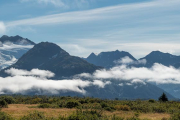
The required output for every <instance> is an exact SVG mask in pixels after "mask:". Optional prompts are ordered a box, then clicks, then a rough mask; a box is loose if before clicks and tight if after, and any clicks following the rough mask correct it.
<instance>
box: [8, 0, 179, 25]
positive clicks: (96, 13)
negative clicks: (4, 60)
mask: <svg viewBox="0 0 180 120" xmlns="http://www.w3.org/2000/svg"><path fill="white" fill-rule="evenodd" d="M23 1H24V0H23ZM25 1H30V0H25ZM57 1H59V2H61V0H38V2H44V3H54V4H56V2H57ZM78 2H84V0H80V1H78ZM162 3H164V4H163V6H162ZM178 4H180V2H179V1H178V0H175V1H173V2H172V1H166V0H157V1H151V2H145V3H136V4H127V5H118V6H112V7H105V8H99V9H93V10H86V11H80V12H68V13H61V14H54V15H48V16H42V17H37V18H32V19H24V20H18V21H12V22H8V23H7V25H8V26H19V25H43V24H57V23H58V24H67V23H77V22H85V21H92V20H102V19H107V20H109V19H113V18H117V17H118V18H119V17H120V18H121V19H124V18H125V19H128V18H129V17H132V16H133V13H132V14H124V13H126V12H128V13H129V12H130V11H138V10H141V11H140V12H139V13H138V15H140V14H145V13H147V12H148V11H146V10H149V9H153V8H158V7H159V8H162V9H163V10H164V9H167V8H166V7H173V6H174V5H178ZM142 9H145V10H142ZM150 12H151V11H150ZM119 14H121V16H117V15H119ZM122 15H123V16H124V17H123V16H122Z"/></svg>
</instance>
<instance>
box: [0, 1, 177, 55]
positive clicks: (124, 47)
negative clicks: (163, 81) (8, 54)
mask: <svg viewBox="0 0 180 120" xmlns="http://www.w3.org/2000/svg"><path fill="white" fill-rule="evenodd" d="M179 6H180V0H8V1H7V0H1V1H0V16H1V17H0V36H1V35H4V34H5V35H8V36H14V35H20V36H22V37H24V38H28V39H30V40H32V41H34V42H36V43H39V42H42V41H49V42H53V43H56V44H58V45H59V46H60V47H61V48H63V49H64V50H66V51H67V52H69V53H70V54H71V55H74V56H80V57H87V56H88V55H89V54H90V53H92V52H94V53H97V54H98V53H100V52H102V51H115V50H120V51H127V52H130V53H131V54H132V55H133V56H134V57H135V58H141V57H144V56H145V55H147V54H149V53H150V52H151V51H156V50H160V51H162V52H168V53H171V54H174V55H180V47H179V46H180V20H179V19H180V12H179V11H180V7H179Z"/></svg>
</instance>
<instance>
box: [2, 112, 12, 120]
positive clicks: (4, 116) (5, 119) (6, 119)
mask: <svg viewBox="0 0 180 120" xmlns="http://www.w3.org/2000/svg"><path fill="white" fill-rule="evenodd" d="M0 120H13V118H12V117H11V116H10V115H8V114H6V113H4V112H0Z"/></svg>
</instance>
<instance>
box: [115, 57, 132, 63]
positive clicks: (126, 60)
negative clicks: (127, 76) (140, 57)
mask: <svg viewBox="0 0 180 120" xmlns="http://www.w3.org/2000/svg"><path fill="white" fill-rule="evenodd" d="M133 62H134V60H132V59H131V58H129V57H128V56H126V57H123V58H121V59H120V60H115V61H114V63H116V64H131V63H133Z"/></svg>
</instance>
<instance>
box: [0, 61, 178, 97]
mask: <svg viewBox="0 0 180 120" xmlns="http://www.w3.org/2000/svg"><path fill="white" fill-rule="evenodd" d="M5 72H6V73H8V74H10V75H11V76H9V77H6V78H2V77H0V94H3V93H13V94H16V93H21V94H26V92H27V91H29V90H33V89H35V90H39V91H40V92H39V94H41V91H45V92H46V93H49V94H61V92H64V91H65V92H67V91H70V92H77V93H80V94H86V92H87V91H86V90H85V88H86V87H91V86H96V87H99V88H104V87H105V86H106V85H109V84H112V83H113V81H114V80H116V81H119V83H116V84H118V85H119V87H122V86H124V85H128V86H132V85H134V86H136V87H137V86H138V85H146V83H147V82H154V83H156V84H180V69H176V68H174V67H171V66H170V67H167V66H164V65H161V64H157V63H156V64H154V66H153V67H152V68H145V67H140V68H135V67H127V66H126V65H121V66H117V67H114V68H112V69H110V70H106V69H103V70H96V71H95V72H94V73H93V74H89V73H82V74H79V75H76V76H74V78H73V79H66V80H52V79H49V78H51V77H53V76H54V75H55V74H54V73H52V72H50V71H46V70H39V69H33V70H31V71H26V70H19V69H15V68H11V69H8V70H6V71H5ZM112 80H113V81H112Z"/></svg>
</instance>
